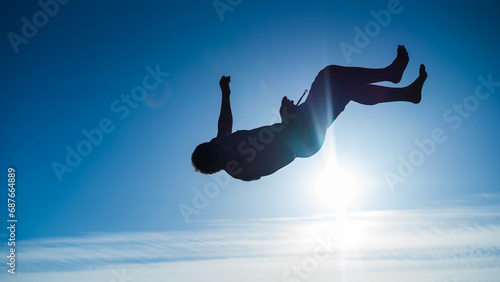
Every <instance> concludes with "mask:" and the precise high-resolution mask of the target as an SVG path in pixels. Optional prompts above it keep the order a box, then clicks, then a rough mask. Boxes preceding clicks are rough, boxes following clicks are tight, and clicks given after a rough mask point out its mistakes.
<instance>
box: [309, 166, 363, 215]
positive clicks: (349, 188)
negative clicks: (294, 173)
mask: <svg viewBox="0 0 500 282" xmlns="http://www.w3.org/2000/svg"><path fill="white" fill-rule="evenodd" d="M358 186H359V184H358V181H357V180H356V178H355V177H354V176H353V175H352V174H351V173H350V172H348V171H347V170H345V169H343V168H341V167H339V166H337V165H329V166H327V167H326V168H325V169H323V170H322V171H321V172H320V173H319V174H318V176H317V178H316V187H315V188H316V196H317V197H318V198H319V200H320V201H321V202H323V203H324V204H326V205H327V206H328V207H329V208H332V209H333V210H334V211H335V213H336V214H337V215H343V214H345V212H346V210H347V208H348V207H349V205H350V204H351V203H352V202H353V201H354V199H355V197H356V193H357V190H358Z"/></svg>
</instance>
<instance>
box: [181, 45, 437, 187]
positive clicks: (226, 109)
mask: <svg viewBox="0 0 500 282" xmlns="http://www.w3.org/2000/svg"><path fill="white" fill-rule="evenodd" d="M408 61H409V57H408V52H407V51H406V48H405V47H404V46H403V45H400V46H398V50H397V56H396V59H395V60H394V61H393V62H392V63H391V64H390V65H389V66H387V67H385V68H380V69H368V68H359V67H344V66H337V65H330V66H327V67H325V68H324V69H323V70H321V71H320V72H319V73H318V75H317V76H316V78H315V80H314V82H313V83H312V85H311V89H310V91H309V95H308V96H307V99H306V100H305V102H304V103H302V104H300V105H295V104H294V102H293V101H290V100H289V99H288V98H287V97H286V96H285V97H283V100H282V101H281V108H280V116H281V119H282V121H281V123H276V124H273V125H269V126H263V127H259V128H256V129H252V130H238V131H236V132H233V131H232V127H233V116H232V113H231V104H230V99H229V96H230V94H231V90H230V89H229V82H230V81H231V77H230V76H227V77H226V76H222V78H221V79H220V81H219V85H220V88H221V90H222V105H221V111H220V116H219V122H218V133H217V137H215V138H214V139H212V140H211V141H210V142H207V143H203V144H200V145H198V147H196V149H195V150H194V152H193V154H192V156H191V161H192V164H193V166H194V167H195V170H196V171H199V172H201V173H204V174H212V173H216V172H218V171H220V170H222V169H224V170H225V171H226V172H227V173H228V174H229V175H231V176H233V177H234V178H238V179H241V180H244V181H251V180H257V179H259V178H261V177H262V176H266V175H270V174H272V173H274V172H276V171H277V170H279V169H280V168H282V167H284V166H286V165H288V164H289V163H291V162H292V161H293V160H294V159H295V158H297V157H298V158H308V157H310V156H312V155H314V154H315V153H316V152H318V151H319V149H320V148H321V146H322V145H323V141H324V138H325V134H326V130H327V129H328V127H329V126H330V125H331V124H332V123H333V121H334V120H335V119H336V118H337V116H338V115H339V114H340V113H341V112H342V111H343V110H344V108H345V106H346V105H347V103H349V102H350V101H355V102H358V103H360V104H364V105H375V104H378V103H384V102H395V101H407V102H412V103H415V104H418V103H419V102H420V99H421V92H422V86H423V84H424V81H425V79H426V78H427V72H426V71H425V66H424V65H420V75H419V77H418V78H417V79H416V80H415V81H414V82H413V83H412V84H410V85H409V86H406V87H402V88H393V87H385V86H378V85H372V84H371V83H375V82H380V81H391V82H393V83H398V82H399V81H401V77H402V76H403V72H404V70H405V69H406V66H407V64H408Z"/></svg>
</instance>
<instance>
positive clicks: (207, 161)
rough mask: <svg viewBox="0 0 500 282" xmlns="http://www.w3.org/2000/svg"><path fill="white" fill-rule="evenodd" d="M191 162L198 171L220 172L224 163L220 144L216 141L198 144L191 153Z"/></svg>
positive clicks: (205, 172)
mask: <svg viewBox="0 0 500 282" xmlns="http://www.w3.org/2000/svg"><path fill="white" fill-rule="evenodd" d="M191 163H192V164H193V167H194V169H195V170H196V171H199V172H201V173H203V174H213V173H216V172H219V171H220V170H221V169H222V168H223V164H224V160H223V156H222V151H221V150H220V145H219V144H217V143H214V142H206V143H202V144H200V145H198V147H196V149H194V152H193V154H192V155H191Z"/></svg>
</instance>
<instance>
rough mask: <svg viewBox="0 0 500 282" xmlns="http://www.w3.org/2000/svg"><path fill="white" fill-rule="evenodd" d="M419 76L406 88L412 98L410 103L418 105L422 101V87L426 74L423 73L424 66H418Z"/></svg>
mask: <svg viewBox="0 0 500 282" xmlns="http://www.w3.org/2000/svg"><path fill="white" fill-rule="evenodd" d="M419 73H420V75H419V76H418V78H417V79H415V81H414V82H413V83H412V84H410V85H408V86H407V89H408V91H409V92H410V93H411V94H412V98H411V99H410V102H412V103H415V104H418V103H420V100H422V87H423V86H424V82H425V80H426V79H427V72H426V71H425V66H424V65H420V70H419Z"/></svg>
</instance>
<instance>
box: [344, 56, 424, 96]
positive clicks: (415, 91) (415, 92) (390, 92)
mask: <svg viewBox="0 0 500 282" xmlns="http://www.w3.org/2000/svg"><path fill="white" fill-rule="evenodd" d="M426 78H427V72H426V71H425V66H424V65H420V75H419V77H418V78H417V79H416V80H415V81H414V82H413V83H412V84H410V85H408V86H406V87H402V88H393V87H385V86H378V85H366V86H346V87H343V88H342V91H343V92H344V95H345V96H346V97H348V98H349V99H350V100H352V101H355V102H358V103H360V104H364V105H375V104H378V103H384V102H395V101H407V102H412V103H415V104H417V103H419V102H420V100H421V96H422V86H423V85H424V82H425V79H426Z"/></svg>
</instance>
